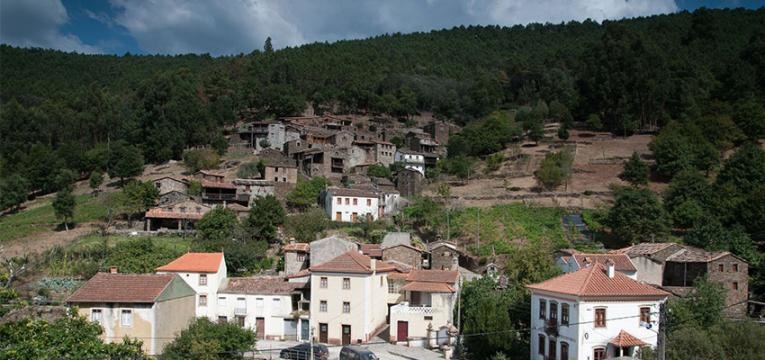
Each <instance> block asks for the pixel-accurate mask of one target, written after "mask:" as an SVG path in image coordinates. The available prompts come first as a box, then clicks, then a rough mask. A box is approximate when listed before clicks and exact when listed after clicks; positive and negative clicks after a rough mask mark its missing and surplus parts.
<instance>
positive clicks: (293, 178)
mask: <svg viewBox="0 0 765 360" xmlns="http://www.w3.org/2000/svg"><path fill="white" fill-rule="evenodd" d="M265 173H266V174H265V176H264V178H265V180H267V181H272V180H273V182H275V183H288V184H296V183H297V178H298V175H297V168H296V167H294V166H271V165H267V166H266V171H265Z"/></svg>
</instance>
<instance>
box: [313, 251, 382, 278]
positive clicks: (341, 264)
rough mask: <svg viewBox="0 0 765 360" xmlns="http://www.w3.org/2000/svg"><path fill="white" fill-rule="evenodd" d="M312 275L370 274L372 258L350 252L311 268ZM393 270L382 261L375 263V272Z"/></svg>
mask: <svg viewBox="0 0 765 360" xmlns="http://www.w3.org/2000/svg"><path fill="white" fill-rule="evenodd" d="M310 270H311V272H312V273H315V272H339V273H355V274H371V273H372V258H370V257H369V256H366V255H362V254H359V252H358V251H355V250H350V251H348V252H346V253H344V254H342V255H340V256H338V257H336V258H334V259H332V260H329V261H327V262H325V263H322V264H319V265H316V266H311V268H310ZM393 270H395V268H394V267H393V265H390V264H387V263H385V262H382V261H376V262H375V271H377V272H386V271H393Z"/></svg>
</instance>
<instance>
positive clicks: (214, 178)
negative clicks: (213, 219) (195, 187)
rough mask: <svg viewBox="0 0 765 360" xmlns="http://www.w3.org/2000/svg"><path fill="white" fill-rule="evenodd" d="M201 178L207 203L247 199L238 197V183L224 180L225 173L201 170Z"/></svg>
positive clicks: (204, 201)
mask: <svg viewBox="0 0 765 360" xmlns="http://www.w3.org/2000/svg"><path fill="white" fill-rule="evenodd" d="M199 178H200V182H201V184H202V202H203V203H205V204H212V205H215V204H222V203H224V202H235V201H242V200H244V201H247V200H249V199H238V198H237V196H236V195H237V194H236V185H234V184H232V183H230V182H227V181H225V180H224V175H223V174H221V173H217V172H212V171H207V170H200V171H199Z"/></svg>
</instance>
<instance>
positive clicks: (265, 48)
mask: <svg viewBox="0 0 765 360" xmlns="http://www.w3.org/2000/svg"><path fill="white" fill-rule="evenodd" d="M263 51H264V52H265V53H266V54H270V53H273V52H274V46H273V45H272V44H271V37H270V36H269V37H267V38H266V43H265V44H263Z"/></svg>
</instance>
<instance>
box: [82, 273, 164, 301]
mask: <svg viewBox="0 0 765 360" xmlns="http://www.w3.org/2000/svg"><path fill="white" fill-rule="evenodd" d="M177 276H178V275H175V274H110V273H97V274H96V275H94V276H93V277H92V278H90V280H88V282H86V283H85V284H84V285H82V286H81V287H80V288H79V289H77V291H75V292H74V294H72V296H70V297H69V299H67V302H70V303H98V302H102V303H154V302H155V301H157V299H158V298H159V297H160V295H161V294H162V292H163V291H164V290H165V289H166V288H167V287H168V286H169V285H170V283H171V282H172V281H173V279H174V278H176V277H177Z"/></svg>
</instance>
